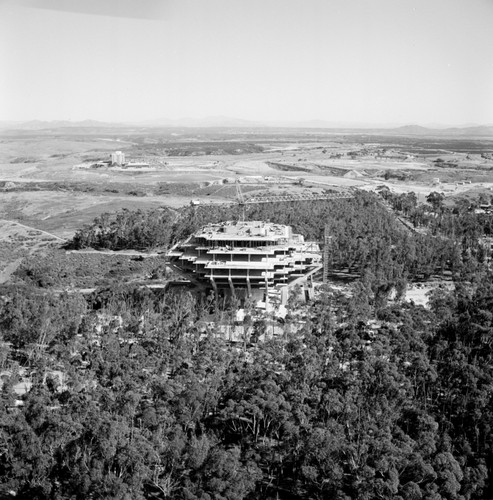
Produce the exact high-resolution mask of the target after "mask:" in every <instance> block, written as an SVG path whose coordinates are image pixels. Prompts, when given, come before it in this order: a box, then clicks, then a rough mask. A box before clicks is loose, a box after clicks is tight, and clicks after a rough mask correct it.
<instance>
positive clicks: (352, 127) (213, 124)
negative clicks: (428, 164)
mask: <svg viewBox="0 0 493 500" xmlns="http://www.w3.org/2000/svg"><path fill="white" fill-rule="evenodd" d="M158 127H159V128H228V129H231V128H242V129H257V128H271V129H272V128H289V129H324V130H327V131H332V132H334V133H348V134H381V135H405V136H420V137H423V136H440V137H444V136H445V137H493V125H468V126H461V127H422V126H420V125H404V126H398V127H395V126H394V127H393V126H378V125H373V126H370V125H366V126H364V125H360V124H342V123H340V122H339V123H337V122H329V121H324V120H311V121H293V122H286V121H270V122H267V121H266V122H261V121H251V120H242V119H238V118H229V117H224V116H214V117H208V118H201V119H196V118H181V119H162V120H149V121H144V122H135V123H110V122H100V121H97V120H83V121H68V120H55V121H41V120H31V121H26V122H13V121H11V122H9V121H0V130H4V131H6V130H9V131H14V130H18V131H24V132H28V131H45V132H49V131H55V130H63V129H70V130H71V131H73V132H75V130H77V131H79V130H81V131H82V130H87V129H115V128H116V129H128V128H132V129H135V128H138V129H152V128H158Z"/></svg>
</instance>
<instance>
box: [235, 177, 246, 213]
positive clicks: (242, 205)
mask: <svg viewBox="0 0 493 500" xmlns="http://www.w3.org/2000/svg"><path fill="white" fill-rule="evenodd" d="M235 184H236V201H237V202H238V205H239V206H240V209H241V221H242V222H243V221H244V220H245V196H244V195H243V192H242V191H241V185H240V180H239V179H238V177H237V178H236V181H235Z"/></svg>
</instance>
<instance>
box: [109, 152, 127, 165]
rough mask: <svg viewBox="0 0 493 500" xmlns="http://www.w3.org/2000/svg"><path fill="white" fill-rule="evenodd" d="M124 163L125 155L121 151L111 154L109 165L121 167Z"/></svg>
mask: <svg viewBox="0 0 493 500" xmlns="http://www.w3.org/2000/svg"><path fill="white" fill-rule="evenodd" d="M124 163H125V153H122V152H121V151H115V152H114V153H111V164H112V165H120V166H122V165H123V164H124Z"/></svg>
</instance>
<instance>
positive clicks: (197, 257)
mask: <svg viewBox="0 0 493 500" xmlns="http://www.w3.org/2000/svg"><path fill="white" fill-rule="evenodd" d="M168 257H169V260H170V266H171V267H172V268H174V269H175V270H177V271H178V272H180V273H182V274H184V275H185V276H186V277H187V278H188V279H191V280H192V281H195V282H196V283H198V284H200V285H202V286H204V287H206V288H207V287H209V288H212V289H214V291H215V292H216V293H218V292H221V293H224V294H231V295H233V296H236V297H237V298H240V299H241V298H246V297H252V298H254V299H260V300H265V302H267V300H268V299H269V297H270V296H271V295H277V296H278V298H279V300H280V302H281V303H285V302H286V300H287V297H288V290H289V288H290V287H293V286H295V285H298V284H299V285H301V286H302V287H304V288H307V283H308V282H310V283H311V276H312V275H313V274H314V273H315V272H317V271H318V270H320V269H321V267H322V263H321V261H322V257H321V253H320V248H319V245H318V244H317V243H310V242H305V241H304V238H303V236H302V235H300V234H293V232H292V229H291V227H289V226H283V225H280V224H272V223H268V222H258V221H255V222H252V221H250V222H222V223H219V224H209V225H207V226H205V227H203V228H202V229H200V230H199V231H197V232H196V233H194V234H193V235H192V236H190V237H189V238H188V239H187V240H185V241H184V242H180V243H178V244H177V245H175V246H174V247H173V248H172V249H171V251H170V252H169V254H168ZM307 292H309V290H308V289H307Z"/></svg>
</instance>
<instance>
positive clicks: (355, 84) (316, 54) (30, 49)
mask: <svg viewBox="0 0 493 500" xmlns="http://www.w3.org/2000/svg"><path fill="white" fill-rule="evenodd" d="M492 26H493V0H0V120H15V121H24V120H34V119H38V120H74V121H77V120H85V119H94V120H101V121H111V122H140V121H147V120H161V119H178V118H184V117H192V118H204V117H209V116H227V117H234V118H240V119H245V120H254V121H263V122H265V121H284V122H296V121H308V120H325V121H328V122H331V123H340V124H361V125H365V124H367V125H384V124H385V125H388V124H392V125H403V124H420V125H438V124H440V125H452V126H453V125H464V124H493V28H492Z"/></svg>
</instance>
